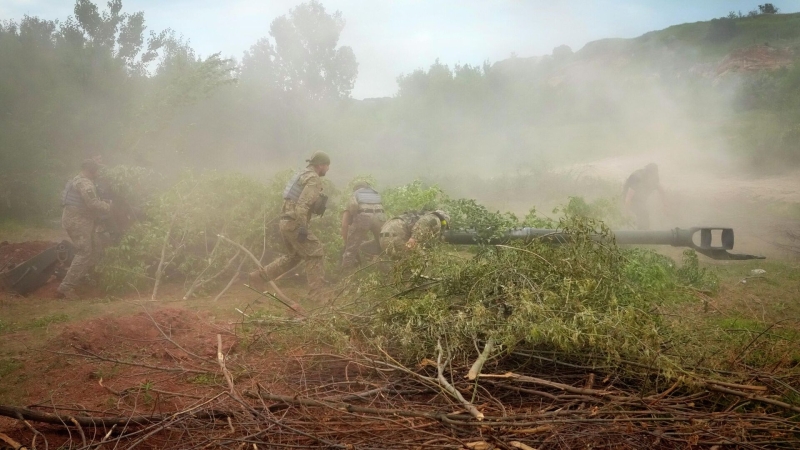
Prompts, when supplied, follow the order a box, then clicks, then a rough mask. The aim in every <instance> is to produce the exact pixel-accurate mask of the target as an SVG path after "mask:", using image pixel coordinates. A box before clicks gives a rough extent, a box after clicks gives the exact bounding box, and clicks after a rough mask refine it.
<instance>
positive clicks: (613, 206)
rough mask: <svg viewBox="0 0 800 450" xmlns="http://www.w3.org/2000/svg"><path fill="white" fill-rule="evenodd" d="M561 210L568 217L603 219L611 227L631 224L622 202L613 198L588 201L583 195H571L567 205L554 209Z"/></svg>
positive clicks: (556, 211)
mask: <svg viewBox="0 0 800 450" xmlns="http://www.w3.org/2000/svg"><path fill="white" fill-rule="evenodd" d="M559 212H561V213H563V215H565V216H568V217H584V218H587V219H594V220H602V221H603V222H604V223H606V224H607V225H609V226H611V227H618V226H624V225H630V219H628V218H626V217H625V214H624V213H623V211H622V208H621V202H620V201H619V200H616V199H613V198H610V199H609V198H598V199H594V200H592V201H591V202H587V201H586V200H584V199H583V198H582V197H570V198H569V201H568V202H567V204H566V205H564V206H562V207H561V208H556V209H555V210H554V211H553V213H554V214H558V213H559Z"/></svg>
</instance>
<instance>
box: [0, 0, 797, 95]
mask: <svg viewBox="0 0 800 450" xmlns="http://www.w3.org/2000/svg"><path fill="white" fill-rule="evenodd" d="M759 1H760V0H750V1H741V0H650V1H633V0H617V1H611V0H571V1H567V0H550V1H547V0H425V1H423V0H359V1H356V0H321V2H322V4H323V5H325V7H326V8H327V9H328V11H331V12H332V11H336V10H340V11H342V13H343V15H344V17H345V19H346V20H347V26H346V27H345V29H344V31H343V33H342V37H341V44H342V45H349V46H351V47H352V48H353V51H354V52H355V54H356V59H357V60H358V63H359V72H358V79H357V81H356V85H355V89H354V91H353V96H354V97H355V98H366V97H381V96H391V95H393V94H394V93H395V91H396V89H397V84H396V82H395V79H396V78H397V76H398V75H400V74H403V73H409V72H411V71H413V70H415V69H418V68H427V67H428V66H429V65H430V64H431V63H432V62H433V61H434V60H435V59H436V58H439V59H440V61H441V62H443V63H447V64H454V63H462V64H466V63H469V64H480V63H482V62H484V61H487V60H488V61H489V62H495V61H498V60H501V59H505V58H507V57H509V56H510V55H511V54H512V53H515V54H516V55H517V56H520V57H526V56H538V55H544V54H550V53H551V52H552V50H553V48H554V47H556V46H559V45H562V44H566V45H569V46H570V47H572V49H573V50H578V49H580V48H581V47H582V46H583V45H584V44H586V43H587V42H590V41H593V40H596V39H602V38H607V37H636V36H639V35H641V34H644V33H646V32H648V31H652V30H659V29H662V28H666V27H668V26H670V25H675V24H680V23H685V22H697V21H703V20H710V19H713V18H715V17H720V16H724V15H726V14H727V13H728V11H731V10H735V11H738V10H741V11H742V12H743V13H746V12H747V11H748V10H751V9H754V8H755V7H756V5H757V4H758V2H759ZM96 3H98V4H101V5H104V4H105V0H97V1H96ZM299 3H301V1H299V0H262V1H258V0H227V1H222V0H216V1H211V0H123V11H126V12H135V11H144V13H145V21H146V24H147V26H148V28H149V29H150V30H162V29H164V28H172V29H174V30H175V31H177V32H178V33H180V34H182V35H183V36H184V37H185V38H187V39H189V40H190V42H191V45H192V47H193V48H194V49H195V50H196V51H197V52H198V53H200V54H201V55H209V54H212V53H215V52H222V53H223V55H225V56H228V57H231V56H232V57H235V58H237V59H241V56H242V53H243V52H244V51H245V50H246V49H248V48H249V47H250V46H251V45H252V44H253V43H255V42H256V41H257V40H258V39H259V38H261V37H264V36H267V34H268V31H269V24H270V22H272V20H273V19H274V18H275V17H277V16H280V15H282V14H285V13H287V12H288V11H289V9H291V8H292V7H293V6H295V5H297V4H299ZM773 4H775V5H776V6H777V7H778V8H780V10H781V12H787V13H789V12H798V11H800V0H789V1H787V0H778V1H775V2H773ZM73 5H74V2H73V1H71V0H0V19H19V18H21V17H22V16H23V15H25V14H27V15H31V16H39V17H41V18H45V19H65V18H66V17H68V16H69V15H71V14H72V8H73Z"/></svg>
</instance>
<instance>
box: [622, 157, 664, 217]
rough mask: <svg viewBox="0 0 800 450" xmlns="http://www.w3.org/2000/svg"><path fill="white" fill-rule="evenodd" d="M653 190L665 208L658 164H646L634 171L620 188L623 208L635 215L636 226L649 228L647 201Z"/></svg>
mask: <svg viewBox="0 0 800 450" xmlns="http://www.w3.org/2000/svg"><path fill="white" fill-rule="evenodd" d="M654 192H658V194H659V198H660V199H661V205H662V207H664V208H666V200H665V196H664V189H663V188H662V187H661V183H660V181H659V179H658V166H657V165H656V164H652V163H651V164H648V165H646V166H645V167H644V168H643V169H639V170H636V171H634V172H633V173H632V174H631V175H630V176H629V177H628V179H627V180H625V185H624V186H623V188H622V197H623V200H624V202H625V208H626V209H627V210H628V211H630V212H632V213H633V214H634V216H636V228H637V229H639V230H649V229H650V211H649V208H648V206H647V202H648V200H649V199H650V196H651V195H653V193H654Z"/></svg>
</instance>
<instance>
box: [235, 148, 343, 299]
mask: <svg viewBox="0 0 800 450" xmlns="http://www.w3.org/2000/svg"><path fill="white" fill-rule="evenodd" d="M306 162H307V163H308V166H306V168H305V169H301V170H300V171H298V172H297V173H295V175H294V176H293V177H292V178H291V179H290V180H289V183H287V184H286V188H285V189H284V191H283V207H282V208H281V216H280V223H279V226H278V227H279V229H280V233H281V237H282V238H283V242H284V245H285V247H286V254H285V255H283V256H281V257H280V258H278V259H276V260H275V261H272V262H271V263H270V264H269V265H268V266H266V267H264V270H263V272H260V271H255V272H252V273H251V274H250V278H251V279H253V278H257V277H259V276H260V277H261V278H262V279H264V280H266V281H270V280H273V279H275V278H276V277H278V276H280V275H281V274H283V273H284V272H286V271H288V270H290V269H292V268H293V267H295V266H296V265H297V264H299V263H300V262H301V261H305V262H306V278H307V280H308V286H309V288H310V289H311V293H310V295H312V296H314V295H316V294H318V293H319V292H320V291H321V290H322V289H323V288H324V287H325V284H326V283H325V272H324V267H323V264H322V257H323V255H324V254H323V248H322V244H321V243H320V241H319V239H317V237H316V236H314V234H312V233H311V232H310V230H309V225H310V224H311V217H312V215H318V216H321V215H322V214H323V213H324V212H325V205H326V202H327V199H328V197H327V196H325V194H323V193H322V179H321V177H324V176H325V174H326V173H327V172H328V169H329V168H330V165H331V159H330V157H328V155H327V154H326V153H324V152H317V153H314V155H313V156H312V157H311V159H307V160H306Z"/></svg>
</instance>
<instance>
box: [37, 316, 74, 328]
mask: <svg viewBox="0 0 800 450" xmlns="http://www.w3.org/2000/svg"><path fill="white" fill-rule="evenodd" d="M68 320H69V316H68V315H66V314H50V315H47V316H44V317H39V318H37V319H34V320H32V321H30V323H28V325H27V327H28V328H47V327H49V326H50V325H52V324H54V323H64V322H66V321H68Z"/></svg>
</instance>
